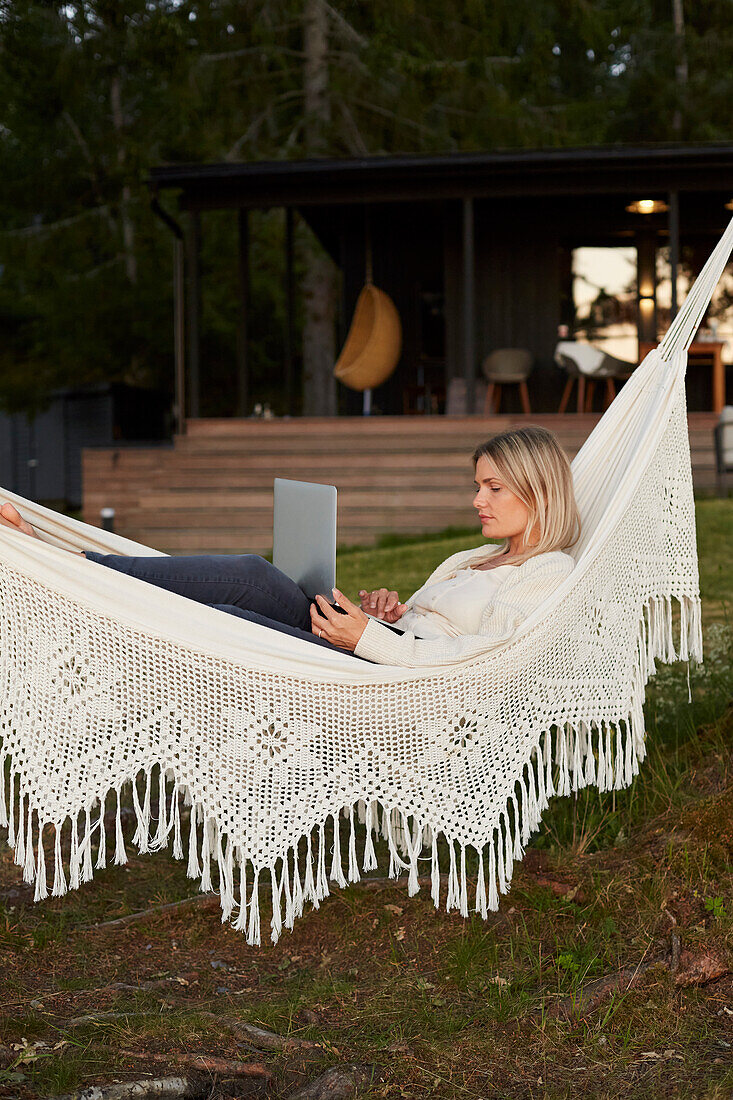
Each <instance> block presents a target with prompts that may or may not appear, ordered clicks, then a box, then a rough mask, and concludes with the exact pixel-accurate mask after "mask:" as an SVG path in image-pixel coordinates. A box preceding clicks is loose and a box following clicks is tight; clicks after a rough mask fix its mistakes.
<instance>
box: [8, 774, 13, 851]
mask: <svg viewBox="0 0 733 1100" xmlns="http://www.w3.org/2000/svg"><path fill="white" fill-rule="evenodd" d="M8 809H9V812H8V845H9V847H11V848H13V847H15V772H13V771H11V773H10V799H9V802H8Z"/></svg>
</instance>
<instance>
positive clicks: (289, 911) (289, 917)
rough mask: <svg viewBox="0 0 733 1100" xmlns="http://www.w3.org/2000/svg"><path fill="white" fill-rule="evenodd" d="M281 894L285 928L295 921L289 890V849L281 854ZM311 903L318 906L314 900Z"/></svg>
mask: <svg viewBox="0 0 733 1100" xmlns="http://www.w3.org/2000/svg"><path fill="white" fill-rule="evenodd" d="M283 895H284V897H285V919H284V921H283V924H284V925H285V927H286V928H292V927H293V924H294V923H295V908H294V906H293V895H292V892H291V890H290V851H287V852H286V853H285V855H284V856H283ZM313 905H314V906H315V907H316V908H317V907H318V903H317V902H316V901H314V902H313Z"/></svg>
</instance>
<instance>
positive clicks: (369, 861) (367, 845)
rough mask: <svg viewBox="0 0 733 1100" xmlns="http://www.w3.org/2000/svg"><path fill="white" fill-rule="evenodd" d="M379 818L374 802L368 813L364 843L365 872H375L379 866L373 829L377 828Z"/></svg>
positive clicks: (370, 805)
mask: <svg viewBox="0 0 733 1100" xmlns="http://www.w3.org/2000/svg"><path fill="white" fill-rule="evenodd" d="M376 818H377V807H376V804H375V803H374V802H370V803H369V805H368V807H367V812H366V821H365V824H366V840H365V841H364V862H363V863H362V870H363V871H374V870H375V869H376V868H377V866H378V864H377V854H376V852H375V850H374V840H373V838H372V829H373V828H374V827H375V824H376Z"/></svg>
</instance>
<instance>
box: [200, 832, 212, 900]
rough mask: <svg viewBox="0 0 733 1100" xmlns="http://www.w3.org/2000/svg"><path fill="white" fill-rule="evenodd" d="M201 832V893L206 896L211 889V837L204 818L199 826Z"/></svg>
mask: <svg viewBox="0 0 733 1100" xmlns="http://www.w3.org/2000/svg"><path fill="white" fill-rule="evenodd" d="M201 831H202V838H201V891H202V893H204V894H206V893H208V892H209V891H210V890H211V888H212V881H211V836H210V830H209V821H208V819H207V818H204V822H203V825H202V826H201Z"/></svg>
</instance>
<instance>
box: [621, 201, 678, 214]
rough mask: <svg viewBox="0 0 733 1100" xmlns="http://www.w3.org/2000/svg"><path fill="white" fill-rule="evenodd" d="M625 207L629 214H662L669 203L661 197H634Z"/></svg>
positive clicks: (667, 208)
mask: <svg viewBox="0 0 733 1100" xmlns="http://www.w3.org/2000/svg"><path fill="white" fill-rule="evenodd" d="M626 209H627V210H628V212H629V214H664V213H666V211H667V210H669V205H668V204H667V203H666V202H664V200H663V199H635V200H634V201H633V202H630V203H629V205H628V206H627V207H626Z"/></svg>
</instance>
